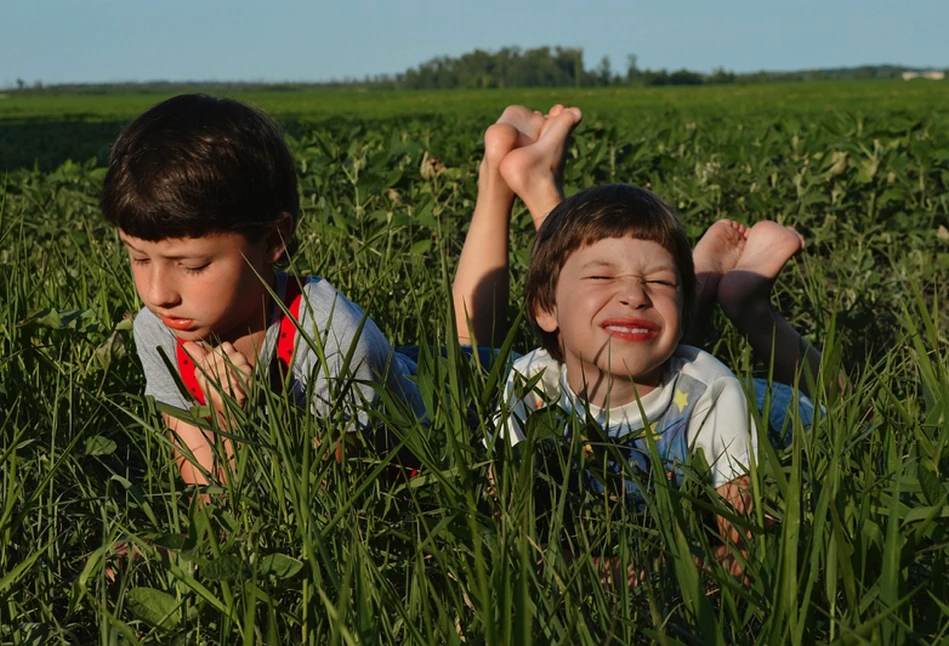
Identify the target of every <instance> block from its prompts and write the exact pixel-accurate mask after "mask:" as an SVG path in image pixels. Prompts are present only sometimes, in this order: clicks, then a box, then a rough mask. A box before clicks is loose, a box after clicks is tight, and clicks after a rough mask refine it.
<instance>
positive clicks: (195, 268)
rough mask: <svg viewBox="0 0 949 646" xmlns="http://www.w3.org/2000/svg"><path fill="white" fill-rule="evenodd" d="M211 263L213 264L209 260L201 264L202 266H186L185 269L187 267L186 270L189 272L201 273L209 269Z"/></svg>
mask: <svg viewBox="0 0 949 646" xmlns="http://www.w3.org/2000/svg"><path fill="white" fill-rule="evenodd" d="M210 265H211V263H209V262H208V263H205V264H203V265H200V266H198V267H185V268H184V269H185V271H186V272H188V273H189V274H200V273H201V272H202V271H204V270H205V269H207V268H208V267H209V266H210Z"/></svg>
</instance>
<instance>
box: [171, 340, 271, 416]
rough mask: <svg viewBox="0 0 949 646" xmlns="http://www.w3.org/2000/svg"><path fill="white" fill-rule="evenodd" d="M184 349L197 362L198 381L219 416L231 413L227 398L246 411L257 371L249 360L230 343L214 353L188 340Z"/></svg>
mask: <svg viewBox="0 0 949 646" xmlns="http://www.w3.org/2000/svg"><path fill="white" fill-rule="evenodd" d="M183 347H184V350H185V352H187V353H188V354H189V355H190V356H191V358H192V359H193V360H194V366H195V371H194V376H195V381H197V383H198V387H199V388H201V391H202V392H203V393H204V396H205V399H206V400H207V403H208V404H209V405H210V406H211V407H213V408H214V410H215V411H217V413H218V414H219V415H223V414H224V413H225V412H226V410H227V407H226V406H225V404H224V400H225V398H230V399H233V400H234V402H235V403H236V404H237V405H238V406H239V407H240V408H243V407H244V405H245V404H246V403H247V391H248V390H249V387H250V380H251V377H252V376H253V374H254V368H253V366H251V364H250V362H249V361H248V360H247V357H246V356H244V354H243V353H242V352H241V351H239V350H238V349H237V348H235V347H234V346H233V344H231V343H228V342H224V343H222V344H221V345H219V346H217V347H216V348H213V349H210V350H209V349H208V348H206V347H205V346H204V345H203V344H200V343H197V342H195V341H186V342H185V343H184V344H183Z"/></svg>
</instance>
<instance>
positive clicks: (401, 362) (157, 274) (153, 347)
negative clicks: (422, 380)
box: [101, 94, 422, 484]
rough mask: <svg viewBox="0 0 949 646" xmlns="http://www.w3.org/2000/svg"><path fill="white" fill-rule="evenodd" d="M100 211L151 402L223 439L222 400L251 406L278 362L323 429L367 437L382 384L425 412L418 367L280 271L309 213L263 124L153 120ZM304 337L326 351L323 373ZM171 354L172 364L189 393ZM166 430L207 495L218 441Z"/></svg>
mask: <svg viewBox="0 0 949 646" xmlns="http://www.w3.org/2000/svg"><path fill="white" fill-rule="evenodd" d="M101 206H102V211H103V213H104V215H105V217H106V218H107V219H108V220H109V221H110V222H112V223H113V224H115V225H116V226H117V227H118V229H119V235H120V237H121V239H122V242H123V243H124V244H125V246H126V247H127V249H128V252H129V257H130V260H131V264H132V275H133V278H134V280H135V288H136V290H137V291H138V294H139V297H140V298H141V299H142V301H143V303H144V307H143V308H142V310H141V311H140V312H139V314H138V316H136V318H135V327H134V331H135V341H136V348H137V351H138V354H139V358H140V359H141V362H142V366H143V368H144V370H145V376H146V387H145V393H146V394H147V395H150V396H153V397H155V399H156V400H158V401H159V402H162V403H165V404H168V405H171V406H174V407H176V408H180V409H186V408H188V407H190V406H191V405H192V404H193V403H194V402H195V401H199V402H206V403H207V404H208V405H210V406H211V407H213V409H214V410H215V411H216V414H217V417H218V419H219V421H220V422H221V424H222V425H224V426H225V427H226V425H227V423H228V418H229V413H228V404H227V400H228V399H230V400H231V401H232V403H233V404H236V405H237V406H240V407H244V406H246V405H247V398H248V392H249V384H250V381H251V380H252V379H254V378H255V377H260V378H266V379H271V378H272V377H274V372H273V371H278V372H279V371H280V370H281V367H280V365H279V362H283V364H282V365H283V371H285V372H286V373H287V374H286V378H285V379H284V378H281V379H273V381H274V382H279V383H285V384H286V388H287V390H288V392H287V394H288V396H289V397H291V398H292V399H294V400H295V401H297V403H298V404H300V405H301V406H303V407H304V408H309V409H310V410H312V411H313V412H314V413H315V414H317V415H322V414H327V413H329V412H330V411H338V410H343V411H345V412H346V413H347V414H348V415H349V417H350V419H352V420H354V421H355V422H357V423H360V424H364V423H366V422H367V421H368V418H367V414H366V408H365V403H366V402H369V403H372V402H375V401H376V400H377V394H376V391H375V389H374V388H373V386H372V383H373V382H375V381H379V380H383V379H384V380H385V381H386V382H387V384H388V385H389V386H390V387H391V388H393V390H394V392H397V393H401V394H402V395H403V396H404V398H405V399H406V400H407V401H408V402H409V403H410V404H411V405H412V406H413V408H415V410H417V411H419V412H421V410H422V404H421V400H420V397H419V394H418V389H417V387H416V386H415V384H414V383H413V382H412V381H411V380H409V379H406V378H405V377H406V376H407V375H408V374H410V373H411V371H412V370H413V368H414V366H413V365H412V363H411V362H410V361H409V360H408V359H407V358H405V357H402V356H401V355H399V354H397V353H393V351H392V348H391V347H390V345H389V343H388V341H387V340H386V339H385V337H384V336H383V335H382V333H381V332H380V331H379V329H378V328H377V327H376V325H375V324H374V323H373V322H372V321H371V320H369V319H367V318H366V316H365V314H364V313H363V312H362V310H360V309H359V307H357V306H356V305H355V304H353V303H352V302H350V301H349V300H347V299H346V298H345V297H344V296H342V295H341V294H339V293H338V292H337V291H336V290H335V289H334V288H333V287H332V286H331V285H330V284H329V283H328V282H327V281H325V280H323V279H322V278H320V277H318V276H308V277H291V276H288V275H287V274H285V273H283V272H282V271H279V270H277V269H276V267H275V266H276V265H277V264H278V263H280V262H281V261H283V260H285V259H286V258H287V256H288V255H289V254H291V253H292V252H293V250H294V249H295V247H296V239H295V237H294V231H295V227H296V223H297V220H298V218H299V215H300V200H299V194H298V191H297V175H296V165H295V163H294V161H293V157H292V156H291V153H290V150H289V148H288V147H287V145H286V142H285V141H284V139H283V135H282V134H281V132H280V130H279V129H278V128H277V127H276V125H275V124H274V123H273V122H272V121H271V120H270V119H269V118H268V117H267V116H266V115H264V114H263V113H262V112H260V111H258V110H256V109H254V108H251V107H249V106H247V105H245V104H242V103H240V102H238V101H233V100H229V99H219V98H215V97H210V96H205V95H198V94H186V95H181V96H177V97H174V98H171V99H168V100H166V101H163V102H161V103H159V104H158V105H156V106H154V107H152V108H151V109H149V110H148V111H146V112H145V113H143V114H142V115H140V116H139V117H138V118H136V119H135V120H134V121H133V122H132V123H131V124H129V125H128V126H127V127H126V128H125V129H124V130H123V131H122V134H121V135H120V136H119V138H118V140H117V141H116V143H115V145H114V146H113V148H112V153H111V155H110V159H109V170H108V173H107V175H106V179H105V185H104V188H103V193H102V199H101ZM294 293H295V295H294ZM272 294H276V298H277V299H283V300H285V303H284V305H285V306H286V307H288V308H289V309H290V311H291V313H292V314H294V318H295V319H296V325H287V319H285V318H284V316H283V308H281V307H279V306H278V305H277V303H276V302H275V300H274V298H273V297H272V296H271V295H272ZM297 328H299V330H300V332H301V335H299V336H297V335H296V330H297ZM304 336H308V337H309V338H310V340H314V341H315V340H318V344H319V345H320V346H321V347H322V352H321V354H322V358H323V359H325V362H323V361H321V360H320V359H318V358H317V356H316V353H315V352H313V350H312V348H311V345H310V343H308V342H307V340H305V339H304V338H302V337H304ZM287 337H290V338H289V339H288V338H287ZM351 349H352V352H350V351H351ZM278 351H279V354H280V356H279V357H277V356H275V353H277V352H278ZM162 353H164V355H165V357H166V358H170V359H171V360H172V361H175V358H176V357H177V364H178V366H177V367H178V371H179V373H180V374H179V376H180V377H181V378H182V379H183V380H184V383H185V385H186V386H187V387H188V388H189V389H190V391H191V392H190V393H182V392H181V390H180V388H179V387H178V383H177V380H176V378H175V376H174V375H173V374H171V373H170V372H169V370H168V368H167V365H166V363H165V361H164V360H163V358H162V356H161V355H162ZM263 383H269V382H267V381H265V382H263ZM308 393H309V394H311V396H312V399H310V400H309V401H307V394H308ZM163 417H164V420H165V423H166V424H167V426H168V428H169V430H170V433H171V437H172V441H173V442H174V444H175V447H176V459H177V463H178V467H179V469H180V472H181V476H182V479H183V480H184V481H185V482H186V483H189V484H205V483H207V482H208V476H214V475H215V474H219V473H220V470H221V466H222V465H221V464H215V459H214V448H213V446H214V444H215V442H214V438H213V437H210V436H209V435H208V434H206V433H205V432H204V431H202V430H201V429H200V428H198V427H197V426H195V425H193V424H189V423H186V422H184V421H182V420H181V419H178V418H176V417H172V416H170V415H167V414H166V415H164V416H163ZM224 445H225V450H227V451H230V450H231V447H230V446H229V443H227V442H225V443H224ZM189 454H190V457H189Z"/></svg>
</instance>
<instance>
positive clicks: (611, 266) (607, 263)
mask: <svg viewBox="0 0 949 646" xmlns="http://www.w3.org/2000/svg"><path fill="white" fill-rule="evenodd" d="M593 267H606V268H608V269H614V268H615V267H616V263H615V262H612V261H610V260H599V259H594V260H589V261H587V262H585V263H583V264H582V265H580V269H581V270H583V269H590V268H593Z"/></svg>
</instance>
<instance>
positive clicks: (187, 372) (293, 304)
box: [176, 276, 303, 406]
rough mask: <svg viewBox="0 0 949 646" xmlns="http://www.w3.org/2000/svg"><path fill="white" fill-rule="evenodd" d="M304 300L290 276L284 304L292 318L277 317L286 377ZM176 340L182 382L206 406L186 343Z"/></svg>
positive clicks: (279, 353) (279, 349) (279, 354)
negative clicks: (184, 344)
mask: <svg viewBox="0 0 949 646" xmlns="http://www.w3.org/2000/svg"><path fill="white" fill-rule="evenodd" d="M302 300H303V299H302V294H301V292H300V281H299V279H298V278H296V277H294V276H288V277H287V290H286V293H285V294H284V296H283V304H284V306H285V307H286V308H287V311H288V312H290V316H284V313H283V310H280V311H279V312H277V316H279V317H280V332H279V336H278V337H277V361H278V363H279V364H280V367H281V369H282V370H283V374H284V375H286V374H288V373H289V370H290V363H291V362H292V360H293V349H294V342H295V341H296V332H297V325H295V323H296V324H299V323H298V322H299V320H300V301H302ZM176 340H177V341H178V344H177V352H176V355H177V359H178V373H179V374H180V375H181V381H182V382H184V385H185V388H187V389H188V392H189V393H191V396H192V397H194V398H195V399H196V400H197V401H198V403H199V404H201V405H202V406H204V405H205V404H206V403H207V401H206V400H205V398H204V393H203V392H201V387H200V386H198V380H197V378H196V377H195V374H194V361H192V360H191V357H189V356H188V353H187V352H185V349H184V346H183V343H184V341H182V340H181V339H176Z"/></svg>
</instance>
